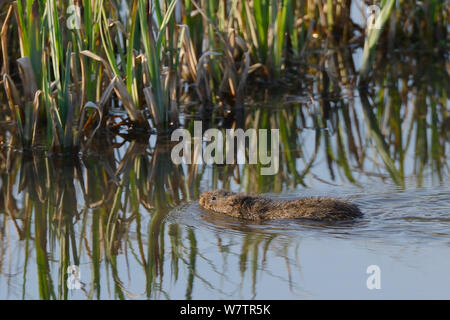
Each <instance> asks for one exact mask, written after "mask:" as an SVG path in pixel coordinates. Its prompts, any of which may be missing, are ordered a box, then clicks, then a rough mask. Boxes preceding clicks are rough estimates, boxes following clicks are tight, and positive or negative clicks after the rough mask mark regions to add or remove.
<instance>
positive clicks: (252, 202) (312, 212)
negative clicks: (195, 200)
mask: <svg viewBox="0 0 450 320" xmlns="http://www.w3.org/2000/svg"><path fill="white" fill-rule="evenodd" d="M199 204H200V206H201V207H202V208H204V209H207V210H211V211H213V212H215V213H220V214H224V215H227V216H231V217H235V218H240V219H245V220H252V221H260V220H277V219H297V218H303V219H311V220H320V221H341V220H350V219H355V218H357V217H360V216H362V213H361V211H360V210H359V208H358V207H357V206H356V205H355V204H352V203H350V202H348V201H345V200H339V199H334V198H328V197H319V198H301V199H296V200H272V199H269V198H266V197H263V196H257V195H247V194H244V193H234V192H230V191H225V190H215V191H209V192H205V193H203V194H202V195H201V196H200V201H199Z"/></svg>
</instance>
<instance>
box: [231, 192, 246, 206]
mask: <svg viewBox="0 0 450 320" xmlns="http://www.w3.org/2000/svg"><path fill="white" fill-rule="evenodd" d="M247 198H248V196H246V195H242V194H236V195H234V196H232V197H230V200H231V203H232V204H233V205H235V204H241V203H244V202H245V200H246V199H247Z"/></svg>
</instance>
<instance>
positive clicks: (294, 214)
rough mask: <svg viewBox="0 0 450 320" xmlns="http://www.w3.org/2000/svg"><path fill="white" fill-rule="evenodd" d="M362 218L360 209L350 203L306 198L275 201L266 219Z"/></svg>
mask: <svg viewBox="0 0 450 320" xmlns="http://www.w3.org/2000/svg"><path fill="white" fill-rule="evenodd" d="M360 216H362V213H361V211H360V210H359V208H358V207H357V206H356V205H355V204H352V203H350V202H347V201H343V200H338V199H334V198H305V199H298V200H291V201H281V200H279V201H273V208H272V209H271V210H268V211H267V212H266V215H265V219H270V220H273V219H294V218H303V219H313V220H323V221H327V220H328V221H335V220H350V219H354V218H357V217H360Z"/></svg>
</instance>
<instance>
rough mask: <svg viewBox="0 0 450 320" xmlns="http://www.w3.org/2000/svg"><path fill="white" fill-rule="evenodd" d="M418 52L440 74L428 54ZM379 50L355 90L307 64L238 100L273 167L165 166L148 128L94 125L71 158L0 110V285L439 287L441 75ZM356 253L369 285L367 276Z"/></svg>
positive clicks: (249, 289)
mask: <svg viewBox="0 0 450 320" xmlns="http://www.w3.org/2000/svg"><path fill="white" fill-rule="evenodd" d="M346 50H348V52H347V51H346ZM333 52H334V53H333V54H335V55H338V56H339V57H340V59H341V60H343V59H347V58H351V57H352V56H354V58H355V59H356V60H357V59H359V58H358V57H360V53H361V52H360V51H357V50H356V51H353V50H350V49H349V48H344V49H343V52H340V51H339V50H336V51H333ZM410 54H412V55H414V53H410ZM419 57H420V59H421V60H420V61H421V64H422V65H424V68H423V69H424V70H426V71H427V72H430V74H432V75H433V77H435V78H436V79H440V78H439V77H440V76H441V75H442V67H441V66H442V64H439V63H437V64H436V63H435V62H434V61H433V59H429V57H427V56H423V55H422V53H420V54H419ZM311 59H312V60H314V59H315V57H314V56H313V55H312V56H311ZM391 59H393V60H394V61H393V63H392V65H393V66H395V68H394V67H392V65H391V64H389V65H387V66H386V69H385V70H377V72H378V73H379V75H375V78H374V79H375V80H374V84H373V86H371V88H370V90H369V92H368V93H364V92H361V91H359V90H358V89H357V88H355V87H354V86H352V84H351V83H346V81H347V80H345V79H344V80H343V79H341V80H336V79H334V76H335V75H336V74H333V72H331V71H329V70H325V71H326V72H325V71H320V70H319V71H317V72H316V73H313V74H312V76H311V79H312V80H311V81H309V80H307V78H305V80H304V82H305V83H302V92H299V93H298V95H293V94H292V93H291V94H290V95H289V96H287V97H286V96H284V97H278V96H275V97H273V99H271V100H269V101H264V102H263V103H258V106H259V107H258V108H256V107H254V105H253V103H254V102H252V101H249V104H248V106H247V108H246V112H245V114H244V115H242V117H243V119H240V120H242V121H241V123H244V124H246V127H247V128H249V127H252V128H279V129H280V131H282V133H283V134H282V139H281V158H280V160H281V165H280V172H279V173H278V174H277V175H275V176H260V175H259V167H257V166H252V165H239V166H238V165H215V166H205V165H189V166H185V165H183V166H176V165H174V164H173V163H172V161H171V157H170V151H171V147H172V146H173V145H171V144H170V143H169V142H168V141H166V140H164V139H163V138H162V137H156V136H151V137H149V138H142V139H139V140H132V139H130V141H127V140H125V139H124V138H123V137H119V136H113V137H109V138H110V140H107V141H106V142H105V139H108V138H107V137H105V136H101V137H98V140H96V139H94V141H93V144H92V146H91V148H90V151H89V154H87V155H84V156H83V157H74V156H72V157H69V158H67V157H66V158H62V157H55V156H53V157H45V156H43V155H42V154H34V155H29V154H23V153H21V152H19V151H17V150H15V149H14V145H13V147H8V145H9V144H10V139H11V137H12V136H14V134H15V133H14V130H13V127H12V126H11V125H9V124H8V123H6V122H2V123H1V124H2V125H1V126H0V299H86V298H90V299H241V298H242V299H317V298H338V299H347V298H352V299H353V298H362V299H379V298H382V299H391V298H412V299H416V298H426V299H448V298H450V289H449V288H450V259H449V253H450V248H449V244H450V179H449V173H450V170H449V169H450V158H449V153H448V150H450V142H449V139H448V137H449V130H448V124H447V125H446V123H448V115H449V113H448V112H449V109H448V98H447V97H448V95H447V94H446V92H447V91H446V90H447V87H448V86H447V85H448V83H447V82H446V80H445V77H444V78H443V79H441V80H442V81H437V80H436V82H433V83H432V82H423V77H422V76H421V75H420V74H419V72H416V71H415V70H411V69H410V66H411V65H412V64H411V63H410V60H409V59H410V57H409V56H408V55H407V54H405V55H403V54H400V55H399V57H391ZM396 59H398V60H396ZM315 64H317V63H315ZM399 70H400V71H402V72H399ZM311 72H312V71H311ZM326 73H328V74H329V78H330V79H328V80H327V81H331V82H333V86H332V87H333V90H331V91H328V89H327V90H324V88H323V87H322V85H323V83H322V82H323V81H324V76H325V74H326ZM338 74H339V73H338ZM353 76H354V75H353ZM350 78H351V77H350ZM334 81H336V82H335V83H334ZM406 84H407V85H406ZM438 85H440V86H441V87H438ZM365 94H367V97H366V98H367V99H364V98H365V96H364V95H365ZM418 97H420V99H419V98H418ZM281 101H284V102H286V101H288V102H289V103H287V104H284V103H281ZM255 104H256V103H255ZM231 116H233V115H231ZM192 119H193V116H192V115H190V114H186V115H184V117H183V118H182V119H181V123H182V124H183V125H185V126H186V127H189V126H190V125H191V122H190V121H191V120H192ZM217 121H218V123H219V124H221V125H223V126H224V127H226V126H227V123H230V119H222V118H221V117H219V118H218V119H217ZM232 122H233V121H231V123H232ZM208 125H210V126H214V125H215V124H210V123H209V124H208V121H205V125H204V129H207V127H208ZM217 188H225V189H230V190H233V191H240V192H252V193H258V194H267V195H268V196H269V197H272V198H276V199H293V198H296V197H304V196H332V197H338V198H344V199H350V200H351V201H354V202H355V203H356V204H357V205H358V206H359V207H360V208H361V211H362V212H363V213H364V217H363V218H361V219H359V220H357V221H354V222H345V223H342V222H341V223H320V222H311V221H301V220H284V221H271V222H265V223H262V224H256V223H248V222H243V221H238V220H235V219H231V218H227V217H222V216H217V215H212V214H210V213H208V212H204V211H203V210H202V209H200V208H199V206H198V203H197V200H198V197H199V195H200V194H201V193H202V192H204V191H209V190H212V189H217ZM71 265H77V266H79V269H80V280H81V288H80V289H79V290H69V289H68V287H67V284H68V282H67V280H70V277H69V275H68V273H67V270H68V267H69V266H71ZM372 265H376V266H378V267H379V268H380V271H381V274H380V284H381V288H380V289H374V290H369V289H368V287H367V279H368V278H369V276H370V274H368V273H367V268H368V267H369V266H372Z"/></svg>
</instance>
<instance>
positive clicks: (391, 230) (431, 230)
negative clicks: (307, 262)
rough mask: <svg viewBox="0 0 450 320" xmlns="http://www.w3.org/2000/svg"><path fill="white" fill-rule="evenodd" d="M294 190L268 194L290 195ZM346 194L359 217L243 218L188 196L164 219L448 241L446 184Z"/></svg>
mask: <svg viewBox="0 0 450 320" xmlns="http://www.w3.org/2000/svg"><path fill="white" fill-rule="evenodd" d="M296 194H298V193H285V194H280V195H270V196H271V197H273V198H277V199H293V198H295V197H296ZM303 194H304V193H303ZM347 195H348V194H347ZM306 196H309V194H306ZM338 196H339V195H338ZM346 198H352V199H353V201H354V202H355V203H356V204H357V205H358V206H360V208H361V210H362V211H363V213H364V217H363V218H361V219H358V220H356V221H352V222H336V223H324V222H316V221H309V220H300V219H297V220H296V219H293V220H280V221H265V222H263V223H255V222H245V221H240V220H238V219H234V218H230V217H227V216H223V215H218V214H213V213H210V212H207V211H205V210H203V209H201V208H200V207H199V206H198V203H197V202H196V201H194V202H190V203H187V204H184V205H181V206H179V207H177V208H175V209H174V210H173V211H172V212H171V213H170V214H169V215H168V217H167V219H168V220H170V221H173V222H177V223H179V224H181V225H185V226H189V227H192V228H195V229H207V230H210V231H212V232H221V233H230V234H233V235H239V236H244V235H246V234H249V233H253V234H261V235H266V236H268V237H269V236H273V235H278V236H287V237H290V238H292V237H306V236H307V237H320V238H324V237H335V238H340V239H342V238H347V239H357V238H364V239H378V240H380V241H383V242H384V241H386V242H392V241H395V242H400V243H403V242H407V243H416V244H417V243H435V242H445V243H446V244H450V188H449V187H447V186H443V187H438V188H422V189H414V190H409V191H401V190H385V192H382V191H378V192H376V193H372V194H364V193H359V192H355V195H354V196H352V195H351V196H350V197H348V196H347V197H346Z"/></svg>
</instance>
